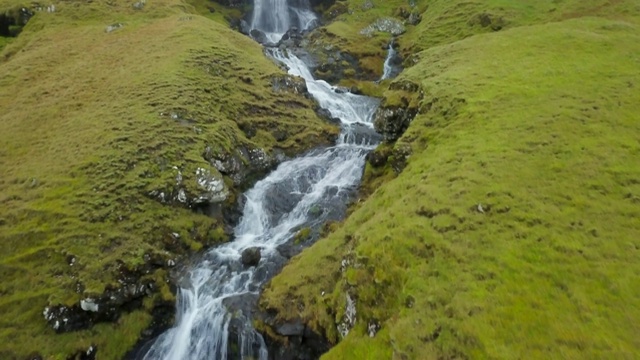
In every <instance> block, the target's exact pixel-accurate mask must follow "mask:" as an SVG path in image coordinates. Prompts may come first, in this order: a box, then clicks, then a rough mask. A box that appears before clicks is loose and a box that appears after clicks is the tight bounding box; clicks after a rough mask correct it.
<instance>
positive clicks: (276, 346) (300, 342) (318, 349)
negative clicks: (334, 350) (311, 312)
mask: <svg viewBox="0 0 640 360" xmlns="http://www.w3.org/2000/svg"><path fill="white" fill-rule="evenodd" d="M263 315H264V314H263ZM263 321H264V323H265V325H267V326H269V327H271V329H273V333H275V334H276V335H278V336H279V337H280V338H278V339H274V338H271V337H270V336H269V335H268V334H263V336H264V337H265V339H264V340H265V342H266V344H267V348H268V349H269V359H273V360H314V359H318V358H320V356H321V355H322V354H324V353H326V352H327V351H329V349H330V348H331V345H330V344H329V342H328V341H327V340H326V339H325V338H324V337H323V336H321V335H320V334H318V333H316V332H315V331H313V330H312V329H311V328H309V327H308V326H306V325H305V324H304V322H302V321H301V320H300V319H294V320H291V321H281V320H280V321H276V320H275V319H274V317H272V316H270V315H265V318H264V319H263ZM269 333H272V332H269ZM283 338H285V339H286V343H281V341H282V339H283Z"/></svg>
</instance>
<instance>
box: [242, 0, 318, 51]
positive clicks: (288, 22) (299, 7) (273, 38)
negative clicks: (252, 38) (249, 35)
mask: <svg viewBox="0 0 640 360" xmlns="http://www.w3.org/2000/svg"><path fill="white" fill-rule="evenodd" d="M316 19H317V17H316V15H315V14H314V13H313V11H312V10H311V6H310V5H309V1H308V0H254V7H253V16H252V18H251V29H252V30H253V29H255V30H260V31H262V32H263V33H264V34H265V35H266V37H267V39H268V40H269V41H270V42H272V43H277V42H278V41H280V39H281V38H282V35H284V34H285V33H286V32H287V31H288V30H289V29H291V28H293V27H296V28H297V29H298V30H307V29H309V28H310V27H311V26H312V25H313V23H314V22H315V20H316Z"/></svg>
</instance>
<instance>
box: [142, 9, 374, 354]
mask: <svg viewBox="0 0 640 360" xmlns="http://www.w3.org/2000/svg"><path fill="white" fill-rule="evenodd" d="M284 4H286V2H285V1H281V0H264V1H257V2H256V4H255V9H254V14H253V20H252V22H251V31H250V33H251V35H252V36H253V37H254V38H257V37H258V38H261V40H263V43H267V45H272V44H273V43H276V42H278V43H279V45H280V46H281V47H288V46H296V45H298V44H299V43H300V42H301V41H304V40H303V37H302V33H301V31H300V30H298V29H301V30H302V31H304V30H306V29H308V28H309V27H310V26H313V24H314V22H315V21H316V17H315V15H314V14H313V13H312V12H311V11H310V10H309V9H310V8H309V3H308V2H307V1H297V2H295V4H294V3H290V4H289V5H290V6H289V10H288V12H287V11H286V10H283V9H284V8H283V6H285V5H284ZM278 9H280V10H282V11H278ZM287 13H288V17H287ZM266 52H267V55H268V56H271V57H273V58H274V59H275V60H277V61H279V62H281V63H283V64H285V65H286V68H287V69H288V72H289V74H290V75H289V76H286V77H274V78H272V79H271V83H272V86H273V88H274V90H276V91H289V92H294V93H308V94H310V95H312V96H313V97H314V98H315V99H316V100H317V102H318V104H319V106H320V107H321V108H323V109H325V110H324V112H326V117H327V118H330V119H332V120H333V121H336V122H338V123H339V124H340V125H341V127H342V133H341V135H340V136H339V137H338V139H337V144H336V145H335V146H333V147H330V148H327V149H316V150H312V151H310V152H308V153H307V154H305V155H304V156H301V157H298V158H295V159H291V160H287V161H284V162H282V160H284V159H283V158H278V159H275V158H274V157H273V156H269V155H268V154H266V153H265V152H263V151H260V149H249V148H243V147H240V148H238V149H236V150H235V151H234V152H225V151H218V150H215V149H213V148H212V147H207V148H206V149H205V151H204V152H203V158H205V159H206V160H207V161H208V162H209V163H210V164H211V166H212V167H213V168H214V169H215V170H217V172H219V173H220V174H221V175H223V176H226V177H229V178H230V179H232V180H233V182H234V183H235V184H243V183H247V181H248V179H249V178H251V177H255V176H256V175H255V173H256V172H261V173H263V174H264V173H266V172H267V171H268V170H271V169H273V165H274V164H275V163H280V165H279V166H278V167H277V169H275V170H274V171H272V172H271V173H270V174H269V175H268V176H267V177H266V178H264V179H262V180H260V181H258V182H257V183H256V184H255V186H254V187H253V188H252V189H251V190H249V191H248V192H246V193H245V194H244V196H242V202H241V204H242V205H241V206H242V216H241V217H240V221H239V223H238V224H237V226H236V227H235V229H234V235H235V240H234V241H233V242H231V243H228V244H224V245H222V246H219V247H217V248H215V249H212V250H210V251H208V252H207V253H205V254H204V256H203V258H202V259H201V260H200V261H199V263H198V264H196V265H195V266H194V267H192V268H191V270H190V271H189V272H188V273H186V274H184V277H183V281H182V282H181V284H180V289H179V291H178V316H177V322H176V324H175V327H174V328H172V329H170V330H168V331H166V332H165V333H163V334H162V335H161V336H160V337H158V338H157V339H156V340H155V341H154V342H153V343H152V344H151V345H150V347H148V349H146V350H145V352H146V354H145V355H144V357H143V358H144V359H174V358H181V359H205V358H211V357H212V356H213V357H215V358H246V357H252V358H256V359H265V360H266V359H268V358H269V359H314V358H317V357H319V356H320V355H321V354H322V353H324V352H325V351H326V350H328V348H329V345H328V343H327V341H326V340H325V339H323V337H322V336H320V335H318V334H316V333H315V332H313V331H311V330H310V329H309V328H307V327H306V325H305V324H304V323H302V322H300V321H295V322H284V323H282V322H279V321H277V320H276V318H277V317H274V316H273V315H272V314H268V312H267V313H264V312H261V311H259V310H258V306H257V305H258V304H257V301H258V295H259V293H260V289H261V286H262V285H263V284H264V283H265V282H266V281H268V280H269V279H270V278H271V277H272V276H273V275H275V274H276V273H277V272H278V271H279V269H280V268H281V267H282V266H284V264H285V263H286V260H287V258H288V257H290V256H292V255H293V254H294V253H296V252H298V251H299V250H300V249H301V247H302V246H303V245H301V244H300V243H303V244H305V245H308V244H309V243H310V242H311V241H313V239H317V237H318V234H319V232H320V229H321V228H322V226H323V225H324V224H325V223H327V222H328V221H335V220H339V219H342V218H343V216H344V215H345V213H346V209H347V204H348V202H349V201H350V199H352V198H353V196H354V194H355V190H356V187H357V184H358V182H359V181H360V178H361V176H362V173H363V166H364V163H365V156H366V154H367V153H368V152H369V151H371V150H372V149H374V148H375V145H376V144H377V143H378V141H379V140H380V139H381V137H380V135H378V134H377V133H376V132H375V131H374V130H373V116H374V112H375V109H376V107H377V105H378V104H379V102H378V101H377V100H375V99H372V98H368V97H365V96H360V95H356V94H353V93H351V92H350V91H347V89H343V88H338V87H333V86H331V85H329V84H328V83H327V82H325V81H322V80H315V79H314V77H313V75H312V73H311V71H310V70H309V68H308V67H307V65H306V64H305V62H303V61H302V60H301V59H300V58H298V57H297V56H296V55H294V51H286V52H285V51H282V50H280V49H276V48H270V49H268V50H267V51H266ZM354 60H355V59H354ZM293 76H295V77H293ZM301 80H302V81H301ZM240 128H241V129H242V131H244V132H245V134H247V136H248V137H251V135H255V129H253V128H252V127H251V124H250V123H246V125H243V124H240ZM272 133H273V135H274V137H275V138H276V139H277V138H279V137H280V134H278V133H277V132H276V131H275V130H274V132H272ZM285 136H286V135H285ZM247 160H248V161H247ZM247 164H250V166H247ZM197 179H198V187H199V189H201V190H206V193H207V194H210V196H209V197H206V199H207V200H208V201H210V202H212V201H215V200H222V198H223V196H222V195H223V194H224V188H223V184H221V183H220V182H218V181H217V178H216V177H215V176H214V173H213V172H212V171H207V169H198V170H197ZM180 180H181V179H180V178H179V177H177V178H176V183H177V184H178V186H179V183H180ZM185 195H186V197H187V199H188V200H187V201H188V202H189V201H192V200H189V199H190V198H191V197H192V196H193V195H190V194H185ZM200 198H202V195H200V196H199V197H197V198H196V199H200ZM294 242H299V243H298V244H297V245H295V246H291V245H290V244H292V243H294ZM353 306H355V305H353ZM353 312H354V314H355V309H354V310H353ZM254 320H256V321H258V322H261V323H263V324H265V326H268V327H271V328H273V329H274V332H275V334H277V336H278V337H279V338H278V339H276V338H271V337H269V336H267V337H266V338H265V337H263V335H262V334H261V333H260V332H258V331H257V330H256V329H254V327H253V326H254V325H253V324H254ZM349 326H353V324H352V323H350V324H349ZM268 333H269V332H266V333H265V334H268ZM282 338H287V339H288V341H287V344H288V345H284V344H282V343H281V342H280V340H282Z"/></svg>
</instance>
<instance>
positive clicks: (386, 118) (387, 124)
mask: <svg viewBox="0 0 640 360" xmlns="http://www.w3.org/2000/svg"><path fill="white" fill-rule="evenodd" d="M422 98H423V92H422V90H421V89H420V85H418V84H416V83H413V82H410V81H406V80H399V81H395V82H393V83H391V85H390V86H389V91H388V93H387V95H386V97H385V99H384V100H383V101H382V104H381V105H380V107H379V108H378V110H377V111H376V114H375V117H374V127H375V129H376V131H377V132H378V133H380V134H381V135H382V137H383V140H384V141H386V142H393V141H396V140H398V139H399V138H400V137H401V136H402V134H404V132H405V131H406V130H407V128H408V127H409V124H411V121H413V119H414V118H415V116H416V115H417V114H418V112H419V108H418V102H419V101H420V100H422Z"/></svg>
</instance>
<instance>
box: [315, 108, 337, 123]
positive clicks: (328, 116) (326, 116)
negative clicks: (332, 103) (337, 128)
mask: <svg viewBox="0 0 640 360" xmlns="http://www.w3.org/2000/svg"><path fill="white" fill-rule="evenodd" d="M316 114H318V116H319V117H321V118H323V119H325V120H327V121H328V122H330V123H332V124H336V125H340V124H341V123H342V122H341V121H340V119H339V118H337V117H333V115H331V112H330V111H329V110H327V109H325V108H321V107H319V108H318V109H317V110H316Z"/></svg>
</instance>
